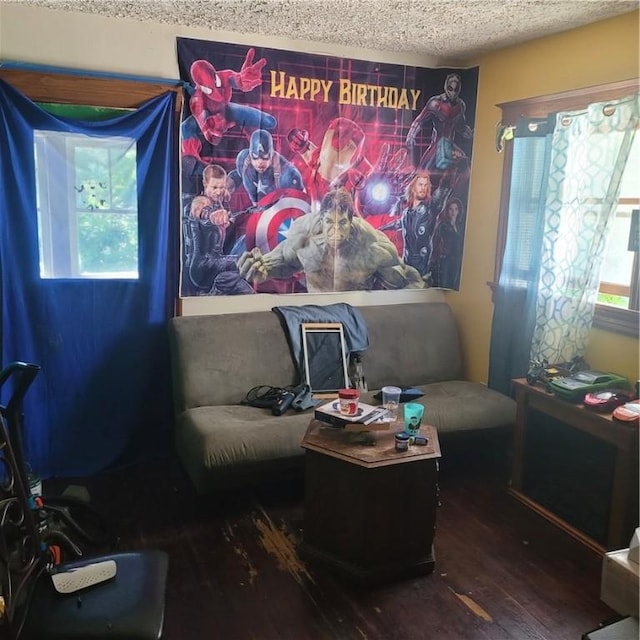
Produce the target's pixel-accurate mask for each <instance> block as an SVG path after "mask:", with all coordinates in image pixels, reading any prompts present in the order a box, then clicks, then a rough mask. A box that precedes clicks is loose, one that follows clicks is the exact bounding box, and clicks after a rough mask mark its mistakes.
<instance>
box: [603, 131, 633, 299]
mask: <svg viewBox="0 0 640 640" xmlns="http://www.w3.org/2000/svg"><path fill="white" fill-rule="evenodd" d="M639 176H640V134H638V133H637V132H636V137H635V139H634V141H633V148H632V149H631V155H630V156H629V160H628V162H627V167H626V169H625V172H624V175H623V177H622V186H621V188H620V198H619V200H618V209H617V211H616V217H615V220H614V224H613V228H612V229H611V235H610V236H609V241H608V245H607V249H606V253H605V261H604V264H603V267H602V271H601V274H600V292H599V295H598V303H599V304H602V305H607V306H610V307H614V308H618V309H633V310H635V311H638V295H637V292H638V215H640V178H639Z"/></svg>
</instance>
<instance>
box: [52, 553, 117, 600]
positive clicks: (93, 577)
mask: <svg viewBox="0 0 640 640" xmlns="http://www.w3.org/2000/svg"><path fill="white" fill-rule="evenodd" d="M116 571H117V568H116V563H115V561H114V560H104V561H103V562H94V563H92V564H87V565H85V566H83V567H77V568H75V569H68V570H67V571H59V572H57V573H52V574H51V580H52V582H53V586H54V588H55V590H56V591H57V592H58V593H74V592H75V591H80V589H86V588H87V587H92V586H93V585H94V584H99V583H100V582H105V581H106V580H111V578H114V577H115V575H116Z"/></svg>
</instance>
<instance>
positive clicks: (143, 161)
mask: <svg viewBox="0 0 640 640" xmlns="http://www.w3.org/2000/svg"><path fill="white" fill-rule="evenodd" d="M174 109H175V94H174V93H173V92H169V93H167V94H165V95H162V96H160V97H158V98H155V99H153V100H150V101H149V102H147V103H146V104H144V105H143V106H141V107H140V108H139V109H137V110H135V111H132V112H130V113H127V114H124V115H121V116H118V117H116V118H113V119H109V120H103V121H101V122H84V121H79V120H72V119H70V118H63V117H56V116H53V115H50V114H48V113H46V112H45V111H43V110H42V109H41V108H39V107H38V106H37V105H36V104H34V103H33V102H31V101H30V100H29V99H28V98H26V97H25V96H24V95H22V94H21V93H20V92H18V91H17V90H16V89H14V88H13V87H11V86H10V85H8V84H7V83H5V82H3V81H0V139H1V140H2V144H1V145H0V176H1V180H2V188H1V190H0V278H1V282H0V284H1V287H2V289H1V293H2V362H3V364H7V363H8V362H11V361H14V360H22V361H29V362H33V363H36V364H39V365H40V366H41V367H42V371H41V373H40V375H39V376H38V378H37V379H36V381H35V382H34V384H33V386H32V387H31V388H30V390H29V392H28V394H27V397H26V399H25V404H24V409H25V410H24V415H25V429H24V440H25V442H24V445H25V450H26V457H27V459H28V461H29V463H30V464H31V466H32V468H33V469H34V470H35V471H36V472H38V473H39V474H40V475H41V476H42V477H44V478H46V477H51V476H78V475H91V474H95V473H97V472H100V471H103V470H107V469H110V468H115V467H119V466H124V465H127V464H131V463H133V462H135V461H138V460H141V459H143V458H145V457H150V456H155V455H158V454H162V453H165V452H166V450H167V447H168V443H169V430H170V424H171V403H170V397H171V396H170V373H169V372H170V368H169V354H168V344H167V333H166V324H167V319H168V318H169V317H170V316H171V315H172V312H173V301H174V299H175V284H174V283H175V282H177V276H176V267H175V265H176V251H175V247H174V244H175V241H174V239H175V238H176V237H178V236H177V232H176V228H175V221H174V219H175V215H173V212H175V211H177V188H176V183H177V180H176V170H175V167H176V166H177V159H176V152H175V151H176V143H175V139H174V136H175V131H174ZM34 129H36V130H46V131H57V132H65V133H80V134H87V135H92V134H94V135H96V134H97V135H109V136H119V135H121V136H127V137H130V138H134V139H135V140H136V143H137V185H138V228H139V238H138V246H139V249H138V251H139V254H138V268H139V274H140V275H139V279H137V280H103V279H100V280H73V279H68V280H67V279H63V280H60V279H41V278H40V270H39V252H38V228H37V215H36V191H35V184H36V180H35V164H34V134H33V132H34ZM2 401H3V402H6V398H5V397H4V396H3V398H2Z"/></svg>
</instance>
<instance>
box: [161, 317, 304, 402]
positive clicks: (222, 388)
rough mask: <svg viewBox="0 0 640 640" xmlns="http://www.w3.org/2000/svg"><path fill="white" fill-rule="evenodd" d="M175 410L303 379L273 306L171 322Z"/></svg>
mask: <svg viewBox="0 0 640 640" xmlns="http://www.w3.org/2000/svg"><path fill="white" fill-rule="evenodd" d="M169 332H170V342H171V357H172V370H173V386H174V398H175V409H176V412H177V413H181V412H182V411H184V410H185V409H191V408H193V407H202V406H209V405H227V404H238V403H239V402H240V401H241V400H242V399H243V398H244V397H245V395H246V394H247V391H249V389H250V388H251V387H254V386H256V385H260V384H265V385H271V386H274V387H284V386H288V385H291V384H295V383H296V382H297V373H296V369H295V366H294V363H293V360H292V358H291V351H290V349H289V345H288V343H287V339H286V336H285V334H284V331H283V329H282V326H281V324H280V320H279V318H278V316H277V315H276V314H275V313H274V312H273V311H255V312H248V313H231V314H224V315H206V316H180V317H177V318H173V319H172V320H171V321H170V324H169Z"/></svg>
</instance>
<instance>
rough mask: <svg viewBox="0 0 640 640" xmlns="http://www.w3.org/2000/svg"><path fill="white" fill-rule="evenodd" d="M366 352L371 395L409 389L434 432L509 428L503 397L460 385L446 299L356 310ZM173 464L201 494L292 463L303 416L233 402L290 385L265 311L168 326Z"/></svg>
mask: <svg viewBox="0 0 640 640" xmlns="http://www.w3.org/2000/svg"><path fill="white" fill-rule="evenodd" d="M359 310H360V312H361V313H362V316H363V318H364V320H365V322H366V326H367V330H368V335H369V342H370V347H369V348H368V349H367V350H366V351H365V352H364V358H363V364H364V373H365V377H366V380H367V384H368V387H369V394H368V395H367V396H366V397H363V400H365V401H369V402H371V403H372V404H377V403H376V401H375V400H371V396H372V395H373V393H375V392H376V391H377V390H379V389H380V388H381V387H382V386H384V385H385V384H395V385H398V386H402V387H409V386H411V387H418V388H420V389H421V390H422V391H424V396H423V397H422V398H420V399H419V400H418V402H422V403H423V404H424V405H425V421H426V422H427V423H429V424H433V425H435V426H436V427H437V429H438V432H439V433H440V434H446V433H450V432H462V431H470V430H478V429H495V428H504V427H510V426H512V425H513V424H514V422H515V403H514V401H513V400H512V399H511V398H508V397H506V396H504V395H502V394H499V393H497V392H495V391H492V390H490V389H488V388H487V387H486V386H484V385H482V384H479V383H473V382H467V381H465V380H464V379H463V374H462V355H461V352H460V344H459V340H458V332H457V329H456V324H455V319H454V317H453V314H452V312H451V309H450V307H449V306H448V305H447V304H446V303H441V302H427V303H414V304H395V305H380V306H369V307H360V308H359ZM169 332H170V343H171V356H172V372H173V384H174V402H175V444H176V449H177V453H178V456H179V458H180V459H181V461H182V463H183V465H184V467H185V469H186V470H187V472H188V474H189V476H190V477H191V480H192V481H193V483H194V485H195V487H196V490H197V491H198V492H199V493H201V494H204V493H208V492H212V491H219V490H225V489H228V488H230V487H232V486H234V485H237V484H238V483H243V484H244V483H247V482H251V481H252V480H253V479H254V478H256V476H260V475H261V474H263V473H264V472H265V471H268V470H273V469H276V468H277V469H286V468H287V467H288V466H292V465H296V466H297V465H300V463H301V462H302V460H303V454H304V450H303V449H302V448H301V446H300V442H301V440H302V437H303V435H304V433H305V430H306V428H307V426H308V425H309V420H310V419H311V417H312V415H313V410H312V409H311V410H308V411H304V412H295V411H293V410H290V411H288V412H287V413H286V414H284V415H282V416H274V415H272V414H271V411H270V410H269V409H258V408H255V407H250V406H244V405H240V402H241V401H242V400H243V399H244V398H245V396H246V394H247V391H249V389H251V388H252V387H254V386H256V385H272V386H275V387H284V386H289V385H293V384H297V383H299V382H300V380H299V379H298V375H297V369H296V367H295V364H294V360H293V357H292V355H291V351H290V348H289V344H288V341H287V334H286V333H285V331H284V329H283V327H282V325H281V323H280V318H279V316H278V315H277V314H276V313H274V312H273V311H259V312H253V313H232V314H225V315H206V316H181V317H176V318H173V319H172V320H171V321H170V326H169Z"/></svg>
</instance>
